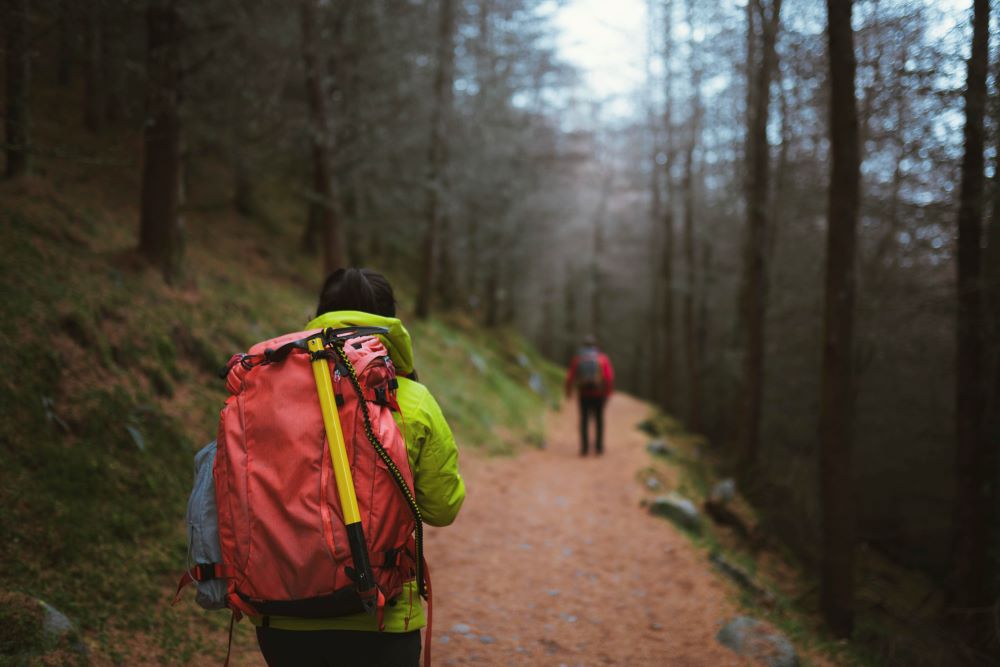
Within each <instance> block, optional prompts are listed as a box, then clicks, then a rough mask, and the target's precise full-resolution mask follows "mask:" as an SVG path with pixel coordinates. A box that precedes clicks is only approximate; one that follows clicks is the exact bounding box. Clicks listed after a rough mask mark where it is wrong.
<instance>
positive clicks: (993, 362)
mask: <svg viewBox="0 0 1000 667" xmlns="http://www.w3.org/2000/svg"><path fill="white" fill-rule="evenodd" d="M997 71H1000V67H998V69H997ZM997 97H998V99H997V100H996V101H997V102H998V104H995V105H994V110H995V111H996V116H995V120H996V121H997V122H1000V93H998V94H997ZM994 127H996V125H994ZM996 139H997V146H996V148H1000V135H998V136H997V138H996ZM986 241H987V245H986V251H985V255H984V257H983V265H984V279H985V284H986V293H985V295H984V297H985V300H986V317H987V318H988V319H989V322H988V326H987V329H986V331H987V337H986V340H987V341H990V343H989V347H988V348H987V350H986V352H987V354H988V355H989V358H990V364H989V365H988V366H987V368H988V369H989V374H988V375H987V377H986V382H987V392H986V423H985V424H984V426H983V428H984V429H985V433H986V435H985V437H986V442H987V443H991V442H992V443H1000V150H997V151H995V152H994V160H993V201H992V206H991V213H990V225H989V228H988V229H987V230H986ZM998 449H1000V448H998V447H996V446H994V447H987V450H986V453H987V455H988V462H987V464H986V466H984V467H985V468H986V469H987V470H988V471H991V472H990V473H989V474H991V475H992V480H993V481H992V488H994V489H1000V451H998ZM987 510H988V511H989V512H990V516H989V525H991V526H993V532H992V535H991V536H990V537H991V540H992V542H991V546H992V551H993V553H994V558H993V581H994V583H995V585H994V587H993V596H994V598H998V597H1000V581H998V579H1000V553H998V550H1000V493H998V492H994V494H993V503H992V505H991V506H990V507H989V508H987Z"/></svg>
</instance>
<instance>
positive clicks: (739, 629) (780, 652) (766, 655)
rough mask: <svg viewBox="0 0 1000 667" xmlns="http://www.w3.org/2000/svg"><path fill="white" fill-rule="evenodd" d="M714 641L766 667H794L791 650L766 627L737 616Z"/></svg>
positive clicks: (796, 661)
mask: <svg viewBox="0 0 1000 667" xmlns="http://www.w3.org/2000/svg"><path fill="white" fill-rule="evenodd" d="M715 639H716V640H717V641H718V642H719V643H720V644H722V645H723V646H725V647H727V648H729V649H732V650H733V651H734V652H736V653H737V654H739V655H742V656H746V657H748V658H753V659H755V660H759V661H760V662H762V663H763V664H765V665H767V666H768V667H798V665H799V656H798V654H797V653H796V652H795V647H794V646H792V643H791V642H790V641H788V638H787V637H785V635H783V634H781V633H780V632H778V631H777V630H775V629H774V628H772V627H771V626H770V625H768V624H766V623H763V622H761V621H758V620H757V619H755V618H751V617H749V616H737V617H736V618H733V619H732V620H730V621H729V622H728V623H726V624H725V626H723V628H722V629H721V630H719V634H717V635H716V636H715Z"/></svg>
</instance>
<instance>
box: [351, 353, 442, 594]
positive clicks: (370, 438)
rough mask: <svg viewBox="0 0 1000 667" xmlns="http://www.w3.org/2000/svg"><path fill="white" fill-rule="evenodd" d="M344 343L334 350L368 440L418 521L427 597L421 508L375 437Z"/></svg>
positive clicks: (420, 585)
mask: <svg viewBox="0 0 1000 667" xmlns="http://www.w3.org/2000/svg"><path fill="white" fill-rule="evenodd" d="M344 342H345V341H338V343H339V344H336V343H335V344H334V346H333V347H334V349H335V350H336V351H337V355H338V356H339V357H340V360H341V361H342V362H343V363H344V366H345V367H346V368H347V376H348V377H349V378H350V380H351V386H353V387H354V391H355V393H357V395H358V401H359V402H360V403H361V417H362V419H363V420H364V424H365V435H366V436H367V438H368V442H370V443H371V445H372V447H373V448H374V449H375V452H376V453H377V454H378V455H379V458H381V459H382V462H383V463H385V465H386V467H387V468H389V472H390V473H391V474H392V478H393V480H395V482H396V486H398V487H399V490H400V492H401V493H402V494H403V498H404V499H405V500H406V504H407V505H409V507H410V511H411V512H412V513H413V518H414V519H415V520H416V527H415V529H414V538H413V541H414V544H415V546H416V550H417V553H416V576H417V592H418V593H419V594H420V595H421V596H422V597H425V598H426V597H427V590H426V586H425V585H424V576H423V575H424V573H423V569H424V568H423V562H424V522H423V517H422V516H421V514H420V508H419V507H418V506H417V500H416V498H414V497H413V493H412V492H411V491H410V487H409V486H407V484H406V479H405V478H404V477H403V473H401V472H400V471H399V467H398V466H397V465H396V462H395V461H393V460H392V457H391V456H389V453H388V452H387V451H385V447H383V446H382V443H381V442H380V441H379V439H378V436H377V435H375V429H374V428H372V421H371V416H370V415H369V414H368V403H367V401H366V400H365V393H364V390H363V389H362V388H361V382H359V381H358V375H357V373H356V372H355V370H354V366H353V364H351V362H350V360H349V359H348V358H347V353H346V352H345V351H344Z"/></svg>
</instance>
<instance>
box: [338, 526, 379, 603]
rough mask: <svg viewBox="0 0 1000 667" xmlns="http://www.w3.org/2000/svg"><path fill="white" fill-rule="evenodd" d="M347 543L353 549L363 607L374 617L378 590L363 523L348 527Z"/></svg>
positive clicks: (357, 583)
mask: <svg viewBox="0 0 1000 667" xmlns="http://www.w3.org/2000/svg"><path fill="white" fill-rule="evenodd" d="M346 528H347V543H348V545H350V547H351V560H353V561H354V571H353V573H352V577H353V579H354V584H355V586H356V587H357V591H358V597H360V598H361V606H362V607H364V610H365V611H366V612H368V613H369V614H372V615H374V614H375V611H376V608H377V599H378V589H377V588H376V587H375V576H374V574H372V565H371V561H369V559H368V548H367V546H366V545H365V532H364V529H363V528H362V526H361V523H360V522H358V523H352V524H349V525H347V526H346Z"/></svg>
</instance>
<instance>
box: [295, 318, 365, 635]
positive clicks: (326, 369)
mask: <svg viewBox="0 0 1000 667" xmlns="http://www.w3.org/2000/svg"><path fill="white" fill-rule="evenodd" d="M307 344H308V347H309V352H310V353H311V356H312V369H313V377H314V378H315V379H316V393H317V394H318V395H319V407H320V410H321V411H322V412H323V426H324V427H325V428H326V440H327V443H328V445H329V448H330V462H331V463H332V464H333V477H334V479H335V480H336V482H337V493H338V495H339V496H340V509H341V511H342V512H343V514H344V526H345V527H346V529H347V542H348V545H349V546H350V548H351V558H352V559H353V560H354V570H353V572H351V571H350V570H349V571H348V575H349V576H351V577H352V578H353V579H354V582H355V584H356V585H357V590H358V596H359V597H360V598H361V605H362V607H364V610H365V611H366V612H368V613H369V614H371V615H372V616H374V615H375V614H376V613H377V608H378V604H377V602H378V600H377V598H378V595H377V593H378V589H377V588H376V587H375V578H374V576H373V574H372V566H371V562H370V560H369V558H368V546H367V544H366V542H365V532H364V527H363V526H362V525H361V512H360V511H359V510H358V497H357V495H356V493H355V491H354V477H353V476H352V475H351V464H350V462H349V461H348V460H347V445H346V443H345V442H344V431H343V429H342V428H341V426H340V414H339V413H338V412H337V400H336V398H335V396H334V394H333V383H331V382H330V364H329V361H328V360H327V356H326V355H325V354H323V352H324V350H325V341H324V336H323V334H319V335H317V336H315V337H313V338H310V339H309V340H308V342H307Z"/></svg>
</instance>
